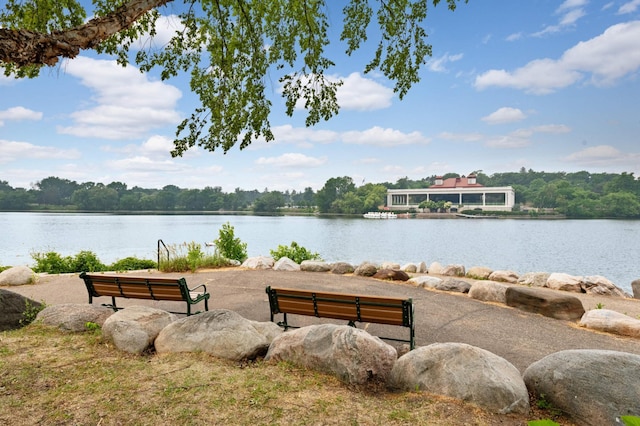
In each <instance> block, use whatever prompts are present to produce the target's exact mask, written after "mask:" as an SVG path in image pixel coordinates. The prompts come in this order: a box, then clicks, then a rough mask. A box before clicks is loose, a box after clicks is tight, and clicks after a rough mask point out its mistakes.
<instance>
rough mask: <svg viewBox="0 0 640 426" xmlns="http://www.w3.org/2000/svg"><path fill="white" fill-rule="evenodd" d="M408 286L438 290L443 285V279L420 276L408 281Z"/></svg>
mask: <svg viewBox="0 0 640 426" xmlns="http://www.w3.org/2000/svg"><path fill="white" fill-rule="evenodd" d="M407 284H412V285H414V286H416V287H419V288H436V287H437V286H439V285H440V284H442V279H441V278H438V277H431V276H428V275H420V276H417V277H413V278H411V279H409V280H408V281H407Z"/></svg>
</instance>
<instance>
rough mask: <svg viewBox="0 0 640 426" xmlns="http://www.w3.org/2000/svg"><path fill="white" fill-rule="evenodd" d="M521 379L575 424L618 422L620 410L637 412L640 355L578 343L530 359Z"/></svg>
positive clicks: (639, 406) (597, 425) (639, 413)
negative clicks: (576, 347)
mask: <svg viewBox="0 0 640 426" xmlns="http://www.w3.org/2000/svg"><path fill="white" fill-rule="evenodd" d="M523 377H524V381H525V383H526V384H527V387H528V388H529V390H530V391H531V392H532V393H533V395H534V398H536V399H542V398H543V399H544V400H545V401H546V402H547V403H549V404H551V405H552V406H553V407H555V408H557V409H560V410H562V411H564V412H565V413H567V414H569V415H570V416H571V417H572V418H573V419H574V420H576V421H577V422H578V424H581V425H593V426H603V425H605V426H606V425H619V424H620V423H619V422H618V420H617V419H618V418H619V417H620V416H624V415H633V416H640V356H639V355H634V354H629V353H625V352H615V351H605V350H595V349H581V350H567V351H561V352H556V353H553V354H551V355H549V356H546V357H544V358H543V359H541V360H540V361H537V362H535V363H533V364H531V365H530V366H529V367H528V368H527V369H526V370H525V372H524V375H523Z"/></svg>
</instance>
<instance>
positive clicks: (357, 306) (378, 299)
mask: <svg viewBox="0 0 640 426" xmlns="http://www.w3.org/2000/svg"><path fill="white" fill-rule="evenodd" d="M266 291H267V294H268V295H269V305H270V308H271V321H273V318H274V315H276V314H284V320H283V321H281V322H279V323H278V324H280V325H282V326H284V327H285V329H286V328H289V327H291V326H290V325H289V324H288V323H287V314H293V315H306V316H315V317H319V318H333V319H341V320H347V321H349V323H350V324H352V325H353V324H354V323H355V322H356V321H358V322H369V323H378V324H389V325H397V326H403V327H409V328H410V339H409V340H401V339H391V338H386V339H391V340H400V341H407V342H410V345H411V349H413V345H414V336H415V331H414V323H413V315H414V311H413V302H412V300H411V299H402V298H397V297H382V296H368V295H356V294H347V293H333V292H316V291H310V290H298V289H291V288H271V287H267V289H266Z"/></svg>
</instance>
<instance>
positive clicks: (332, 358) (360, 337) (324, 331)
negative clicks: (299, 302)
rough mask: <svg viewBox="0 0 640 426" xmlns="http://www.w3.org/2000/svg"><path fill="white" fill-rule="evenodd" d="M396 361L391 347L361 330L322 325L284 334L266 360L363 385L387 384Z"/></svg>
mask: <svg viewBox="0 0 640 426" xmlns="http://www.w3.org/2000/svg"><path fill="white" fill-rule="evenodd" d="M396 357H397V353H396V350H395V349H394V348H393V347H392V346H391V345H388V344H386V343H384V342H383V341H382V340H380V339H379V338H378V337H374V336H372V335H370V334H369V333H367V332H366V331H364V330H362V329H358V328H355V327H349V326H346V325H334V324H322V325H312V326H308V327H302V328H299V329H296V330H292V331H287V332H286V333H283V334H281V335H280V336H278V337H277V338H275V339H274V340H273V343H271V346H270V347H269V352H267V356H266V357H265V360H267V361H268V360H273V361H289V362H292V363H294V364H297V365H301V366H304V367H306V368H310V369H313V370H317V371H321V372H325V373H329V374H332V375H335V376H336V377H338V378H339V379H341V380H343V381H344V382H346V383H350V384H358V385H361V384H366V383H369V382H379V381H382V382H385V381H386V380H387V377H388V376H389V373H390V372H391V369H392V368H393V364H394V362H395V361H396Z"/></svg>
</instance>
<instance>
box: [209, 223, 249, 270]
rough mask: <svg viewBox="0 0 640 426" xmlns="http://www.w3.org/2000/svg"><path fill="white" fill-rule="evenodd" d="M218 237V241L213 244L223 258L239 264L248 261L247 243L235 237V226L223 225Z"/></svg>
mask: <svg viewBox="0 0 640 426" xmlns="http://www.w3.org/2000/svg"><path fill="white" fill-rule="evenodd" d="M218 235H219V236H218V239H216V240H215V241H214V242H213V243H214V244H215V246H216V249H217V250H218V253H219V254H220V255H221V256H223V257H226V258H227V259H231V260H237V261H238V262H244V261H245V260H246V259H247V243H243V242H242V241H241V240H240V238H236V237H235V235H234V229H233V226H231V225H230V224H229V222H227V223H225V224H223V225H222V228H221V229H220V231H219V234H218Z"/></svg>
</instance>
